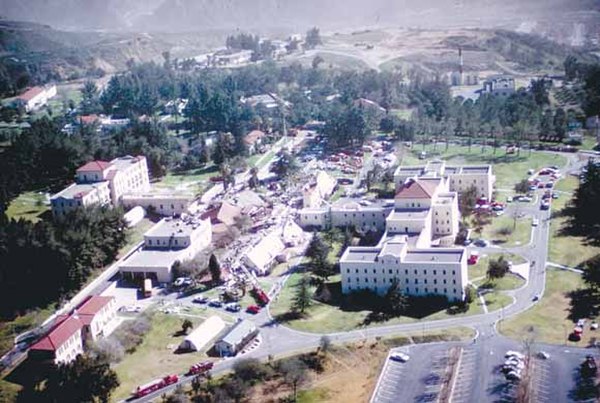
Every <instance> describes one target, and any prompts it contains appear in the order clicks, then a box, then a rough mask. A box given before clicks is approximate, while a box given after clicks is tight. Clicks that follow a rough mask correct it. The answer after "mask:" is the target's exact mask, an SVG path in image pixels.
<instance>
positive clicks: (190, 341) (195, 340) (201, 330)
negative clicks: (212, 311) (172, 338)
mask: <svg viewBox="0 0 600 403" xmlns="http://www.w3.org/2000/svg"><path fill="white" fill-rule="evenodd" d="M223 329H225V322H223V319H221V318H219V317H218V316H211V317H210V318H208V319H206V320H205V321H204V322H202V324H201V325H200V326H198V327H197V328H196V329H194V330H193V331H192V333H190V334H188V335H187V337H186V338H185V340H183V341H182V342H181V344H180V345H179V349H180V350H184V351H200V350H201V349H202V348H203V347H204V346H206V345H207V344H208V343H209V342H210V341H211V340H212V339H213V338H215V337H216V336H217V335H219V333H221V332H222V331H223Z"/></svg>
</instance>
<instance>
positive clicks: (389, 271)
mask: <svg viewBox="0 0 600 403" xmlns="http://www.w3.org/2000/svg"><path fill="white" fill-rule="evenodd" d="M381 263H383V260H382V261H381ZM350 270H352V269H350V268H347V269H346V273H347V274H350ZM359 270H360V269H354V272H355V273H356V274H358V272H359ZM363 270H364V273H365V274H367V273H368V269H363ZM377 271H378V269H373V274H377ZM432 272H433V275H434V276H437V273H438V270H437V269H433V270H432ZM441 272H442V274H443V275H444V276H445V275H446V273H447V272H448V271H447V270H445V269H444V270H441ZM388 274H394V269H388ZM396 274H400V269H396ZM404 274H407V275H408V269H404ZM414 274H415V275H418V274H419V270H417V269H414ZM422 274H423V275H424V276H426V275H427V269H423V271H422ZM452 275H453V276H456V270H452Z"/></svg>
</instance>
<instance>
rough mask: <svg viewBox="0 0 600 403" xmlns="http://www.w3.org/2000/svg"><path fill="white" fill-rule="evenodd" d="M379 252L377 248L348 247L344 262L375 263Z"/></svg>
mask: <svg viewBox="0 0 600 403" xmlns="http://www.w3.org/2000/svg"><path fill="white" fill-rule="evenodd" d="M380 251H381V250H380V249H379V248H361V247H358V248H356V247H349V248H348V250H347V251H346V253H345V259H344V260H346V261H347V262H375V261H376V260H377V256H379V252H380Z"/></svg>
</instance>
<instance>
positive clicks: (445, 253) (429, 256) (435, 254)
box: [404, 249, 464, 263]
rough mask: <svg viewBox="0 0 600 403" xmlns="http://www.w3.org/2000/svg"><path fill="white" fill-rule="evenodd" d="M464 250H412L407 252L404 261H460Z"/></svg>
mask: <svg viewBox="0 0 600 403" xmlns="http://www.w3.org/2000/svg"><path fill="white" fill-rule="evenodd" d="M463 253H464V251H463V250H462V249H456V250H435V249H427V250H411V251H408V252H407V253H406V256H405V257H404V262H406V263H428V262H437V263H460V261H461V259H462V255H463Z"/></svg>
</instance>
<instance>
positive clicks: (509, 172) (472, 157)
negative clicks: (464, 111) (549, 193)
mask: <svg viewBox="0 0 600 403" xmlns="http://www.w3.org/2000/svg"><path fill="white" fill-rule="evenodd" d="M423 150H424V151H426V152H427V160H430V159H433V158H441V159H444V160H446V161H447V162H448V163H450V164H492V165H493V166H494V167H493V170H494V175H496V187H497V188H499V189H512V188H513V187H514V185H515V184H516V183H517V182H519V181H521V180H522V179H526V178H527V170H528V169H536V170H537V169H540V168H542V167H545V166H549V165H558V166H561V167H562V166H564V165H565V164H566V162H567V160H566V159H565V158H564V157H563V156H561V155H556V154H548V153H537V152H532V153H531V155H530V153H529V151H526V150H523V151H521V155H520V156H517V155H516V154H514V155H507V154H506V153H505V149H504V148H498V149H497V150H496V154H494V152H493V148H492V147H491V146H486V147H485V149H484V152H483V153H482V152H481V151H482V147H481V145H473V146H472V147H471V151H470V152H469V147H468V146H459V145H450V146H449V147H448V149H447V150H446V146H445V144H437V146H435V147H434V145H432V144H426V145H425V146H423V145H422V144H413V147H412V156H409V155H405V156H404V159H403V162H402V163H403V164H404V165H412V164H424V163H425V162H426V161H427V160H419V159H418V155H419V153H420V152H421V151H423ZM407 154H411V153H407Z"/></svg>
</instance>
